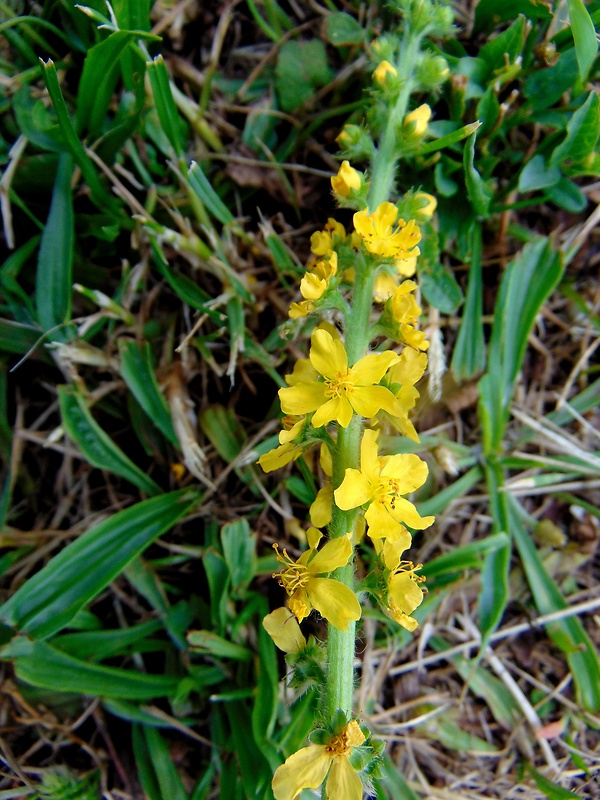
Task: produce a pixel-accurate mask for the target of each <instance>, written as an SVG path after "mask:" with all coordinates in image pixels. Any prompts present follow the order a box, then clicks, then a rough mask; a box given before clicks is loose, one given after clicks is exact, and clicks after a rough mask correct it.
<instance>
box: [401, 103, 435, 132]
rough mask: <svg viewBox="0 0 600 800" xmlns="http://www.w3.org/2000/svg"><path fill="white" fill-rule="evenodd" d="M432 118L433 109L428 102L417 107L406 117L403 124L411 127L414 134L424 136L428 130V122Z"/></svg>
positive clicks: (408, 127)
mask: <svg viewBox="0 0 600 800" xmlns="http://www.w3.org/2000/svg"><path fill="white" fill-rule="evenodd" d="M430 119H431V109H430V108H429V106H428V105H427V103H423V105H422V106H419V107H418V108H415V110H414V111H411V112H410V114H407V115H406V116H405V117H404V122H403V123H402V124H403V126H404V127H405V128H407V129H410V133H412V134H413V136H422V135H423V134H424V133H425V131H426V130H427V123H428V122H429V120H430Z"/></svg>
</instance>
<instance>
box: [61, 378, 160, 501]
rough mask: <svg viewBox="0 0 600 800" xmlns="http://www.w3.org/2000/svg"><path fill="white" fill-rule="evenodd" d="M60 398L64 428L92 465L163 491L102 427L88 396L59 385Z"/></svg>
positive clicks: (155, 491)
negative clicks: (90, 408) (87, 401)
mask: <svg viewBox="0 0 600 800" xmlns="http://www.w3.org/2000/svg"><path fill="white" fill-rule="evenodd" d="M58 399H59V402H60V413H61V416H62V421H63V426H64V428H65V431H66V432H67V434H68V436H69V438H70V439H72V440H73V442H74V443H75V444H76V445H77V447H78V448H79V449H80V450H81V453H82V455H83V456H84V457H85V458H86V459H87V461H89V463H90V464H91V465H92V466H93V467H97V468H98V469H106V470H109V471H110V472H114V474H115V475H120V476H121V477H122V478H125V480H128V481H130V482H131V483H133V485H134V486H137V487H138V489H141V490H142V491H143V492H146V493H147V494H150V495H156V494H160V492H161V491H162V489H161V488H160V486H159V485H158V484H157V483H155V482H154V481H153V480H152V479H151V478H149V477H148V475H147V474H146V473H145V472H144V471H143V470H142V469H140V468H139V467H138V466H136V464H134V463H133V461H131V459H130V458H128V457H127V456H126V455H125V453H124V452H123V451H122V450H121V449H120V448H119V447H117V445H116V444H115V443H114V442H113V440H112V439H111V438H110V436H108V434H107V433H105V431H103V430H102V428H101V427H100V425H98V423H97V422H96V420H95V419H94V418H93V416H92V414H91V412H90V410H89V408H88V407H87V405H86V402H85V399H84V398H83V396H82V395H81V394H80V393H79V392H78V391H77V390H76V389H73V388H72V387H70V386H59V387H58Z"/></svg>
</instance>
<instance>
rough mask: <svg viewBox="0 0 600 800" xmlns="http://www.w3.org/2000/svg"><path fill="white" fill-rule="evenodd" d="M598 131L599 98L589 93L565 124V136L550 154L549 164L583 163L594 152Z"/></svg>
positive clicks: (599, 126)
mask: <svg viewBox="0 0 600 800" xmlns="http://www.w3.org/2000/svg"><path fill="white" fill-rule="evenodd" d="M599 131H600V98H598V95H597V94H596V92H590V93H589V95H588V97H587V100H586V101H585V103H584V104H583V105H582V106H580V108H578V109H577V111H576V112H575V113H574V114H573V116H572V117H571V119H570V120H569V121H568V123H567V135H566V137H565V139H564V141H562V142H561V143H560V144H559V145H558V147H556V148H555V150H554V152H553V153H552V158H551V161H550V163H551V164H563V163H564V162H565V161H567V160H568V161H570V162H575V163H577V162H579V161H584V160H585V159H586V158H587V157H588V156H590V155H591V154H592V152H593V150H594V146H595V144H596V141H597V140H598V133H599Z"/></svg>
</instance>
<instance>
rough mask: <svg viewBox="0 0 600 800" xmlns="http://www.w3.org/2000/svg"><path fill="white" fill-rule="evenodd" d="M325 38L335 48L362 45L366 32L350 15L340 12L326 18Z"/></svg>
mask: <svg viewBox="0 0 600 800" xmlns="http://www.w3.org/2000/svg"><path fill="white" fill-rule="evenodd" d="M325 36H326V37H327V41H328V42H329V43H330V44H332V45H333V46H334V47H343V46H345V45H353V44H361V43H362V42H364V40H365V31H364V29H363V28H362V27H361V26H360V25H359V23H358V22H357V21H356V19H355V18H354V17H352V16H350V14H346V13H345V12H343V11H339V12H337V13H335V14H330V15H329V16H328V17H326V18H325Z"/></svg>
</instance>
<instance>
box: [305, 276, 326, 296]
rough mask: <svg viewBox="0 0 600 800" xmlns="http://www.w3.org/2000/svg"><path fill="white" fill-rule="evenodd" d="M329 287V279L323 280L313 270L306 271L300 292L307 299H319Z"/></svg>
mask: <svg viewBox="0 0 600 800" xmlns="http://www.w3.org/2000/svg"><path fill="white" fill-rule="evenodd" d="M325 289H327V281H325V280H321V278H318V277H317V276H316V275H315V274H314V273H313V272H306V273H305V274H304V277H303V278H302V280H301V281H300V294H301V295H302V297H304V299H305V300H318V299H319V298H320V297H321V295H322V294H323V292H324V291H325Z"/></svg>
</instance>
